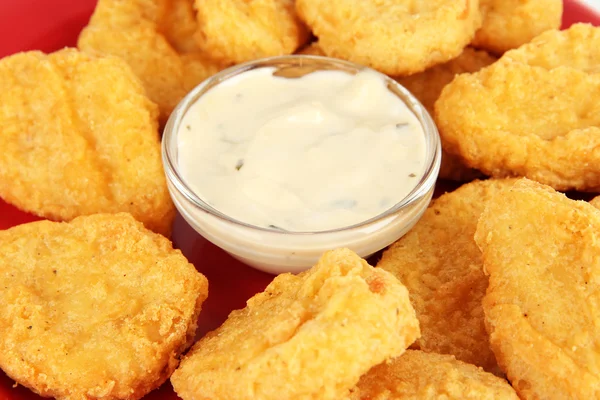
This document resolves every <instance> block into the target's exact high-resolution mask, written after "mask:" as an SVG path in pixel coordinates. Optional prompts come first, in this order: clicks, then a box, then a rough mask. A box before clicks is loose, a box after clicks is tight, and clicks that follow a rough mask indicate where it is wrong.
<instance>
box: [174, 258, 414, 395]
mask: <svg viewBox="0 0 600 400" xmlns="http://www.w3.org/2000/svg"><path fill="white" fill-rule="evenodd" d="M418 336H419V325H418V322H417V319H416V317H415V311H414V310H413V308H412V306H411V305H410V301H409V299H408V293H407V291H406V288H405V287H404V286H402V284H401V283H400V282H398V280H397V279H396V278H394V277H393V276H392V275H391V274H389V273H388V272H386V271H384V270H382V269H376V268H373V267H371V266H370V265H368V264H367V263H366V262H365V261H364V260H362V259H361V258H360V257H358V256H357V255H356V254H355V253H353V252H351V251H350V250H347V249H339V250H334V251H330V252H327V253H325V255H323V257H321V259H320V260H319V262H318V263H317V265H315V266H314V267H313V268H312V269H310V270H308V271H306V272H303V273H302V274H300V275H297V276H296V275H292V274H283V275H279V276H278V277H276V278H275V279H274V280H273V282H271V284H270V285H269V286H268V287H267V288H266V289H265V291H264V292H262V293H259V294H257V295H256V296H254V297H252V298H251V299H250V300H248V304H247V306H246V308H244V309H242V310H237V311H233V312H232V313H231V314H230V315H229V318H228V319H227V321H225V323H224V324H223V325H222V326H221V327H220V328H218V329H217V330H215V331H213V332H211V333H209V334H207V335H206V336H205V337H204V338H202V339H201V340H200V341H199V342H198V343H196V344H195V345H194V347H193V348H192V350H191V351H190V353H189V354H188V355H187V356H186V357H185V359H184V360H183V361H182V363H181V366H180V367H179V368H178V369H177V371H175V373H174V374H173V376H172V377H171V382H172V383H173V387H174V389H175V391H176V392H177V394H178V395H179V396H180V397H181V398H183V399H185V400H191V399H196V400H197V399H200V398H202V399H220V400H226V399H232V400H233V399H235V400H244V399H257V400H261V399H300V398H301V399H323V400H327V399H332V400H333V399H341V398H345V396H347V395H348V393H349V390H350V389H351V388H352V387H354V385H356V383H357V382H358V380H359V378H360V376H361V375H362V374H364V373H365V372H367V371H368V370H369V369H370V368H371V367H373V366H374V365H376V364H379V363H381V362H383V361H385V360H386V359H388V358H390V357H396V356H398V355H400V354H402V353H403V352H404V350H405V349H406V347H408V346H409V345H410V344H411V343H412V342H413V341H414V340H415V339H416V338H417V337H418Z"/></svg>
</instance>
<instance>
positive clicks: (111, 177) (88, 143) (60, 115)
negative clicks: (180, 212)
mask: <svg viewBox="0 0 600 400" xmlns="http://www.w3.org/2000/svg"><path fill="white" fill-rule="evenodd" d="M157 115H158V111H157V109H156V105H154V104H153V103H152V102H151V101H150V100H148V98H147V97H146V95H145V93H144V88H143V87H142V85H141V84H140V82H139V80H138V79H137V78H136V77H135V75H134V74H133V72H132V71H131V69H130V68H129V67H128V66H127V64H126V63H125V62H123V61H122V60H119V59H117V58H115V57H95V56H90V55H87V54H84V53H81V52H79V51H77V50H75V49H65V50H61V51H58V52H56V53H52V54H49V55H45V54H43V53H41V52H37V51H32V52H27V53H20V54H16V55H13V56H10V57H6V58H4V59H2V60H1V61H0V149H2V151H0V197H2V198H3V199H4V200H6V201H7V202H9V203H11V204H14V205H15V206H17V207H19V208H21V209H23V210H25V211H27V212H30V213H33V214H36V215H39V216H42V217H46V218H50V219H54V220H71V219H73V218H75V217H77V216H80V215H89V214H95V213H99V212H108V213H114V212H121V211H123V212H129V213H131V214H132V215H133V216H134V217H135V218H137V219H138V220H139V221H142V222H143V223H144V224H145V225H146V227H147V228H149V229H152V230H154V231H156V232H159V233H162V234H164V235H169V233H170V231H171V225H172V222H173V218H174V215H175V208H174V206H173V203H172V201H171V198H170V197H169V192H168V190H167V185H166V180H165V176H164V172H163V167H162V163H161V156H160V139H159V135H158V123H157Z"/></svg>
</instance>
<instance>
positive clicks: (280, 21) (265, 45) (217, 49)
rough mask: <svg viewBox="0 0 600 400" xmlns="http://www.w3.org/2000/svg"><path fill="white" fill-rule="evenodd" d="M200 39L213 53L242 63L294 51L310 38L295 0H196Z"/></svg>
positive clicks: (216, 57)
mask: <svg viewBox="0 0 600 400" xmlns="http://www.w3.org/2000/svg"><path fill="white" fill-rule="evenodd" d="M195 2H196V3H195V4H196V8H197V10H198V26H199V29H198V33H197V34H196V39H197V43H198V45H199V46H200V48H201V49H203V50H204V51H206V52H207V53H209V54H210V55H211V57H213V58H215V59H218V60H224V61H226V62H233V63H241V62H245V61H251V60H255V59H257V58H262V57H270V56H279V55H285V54H292V53H293V52H294V51H296V49H298V48H299V47H300V46H302V45H303V44H304V43H306V41H307V40H308V37H309V34H308V30H307V29H306V27H305V26H304V24H303V23H302V22H301V21H300V19H299V18H298V16H297V15H296V11H295V9H294V1H293V0H195Z"/></svg>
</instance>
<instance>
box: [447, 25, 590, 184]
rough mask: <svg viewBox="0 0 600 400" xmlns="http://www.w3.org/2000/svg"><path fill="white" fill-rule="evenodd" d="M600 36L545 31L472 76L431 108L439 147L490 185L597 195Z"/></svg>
mask: <svg viewBox="0 0 600 400" xmlns="http://www.w3.org/2000/svg"><path fill="white" fill-rule="evenodd" d="M599 68H600V28H594V27H592V26H591V25H587V24H577V25H574V26H573V27H571V28H570V29H569V30H566V31H548V32H546V33H544V34H542V35H540V36H538V37H537V38H536V39H534V40H533V41H532V42H531V43H529V44H526V45H524V46H522V47H521V48H519V49H517V50H511V51H509V52H507V53H506V54H505V55H504V56H503V57H502V58H501V59H500V60H499V61H497V62H496V63H494V64H492V65H491V66H489V67H487V68H484V69H482V70H481V71H479V72H476V73H473V74H463V75H459V76H457V77H456V78H455V79H454V80H453V81H452V83H450V84H449V85H448V86H446V87H445V88H444V90H443V91H442V94H441V96H440V98H439V99H438V101H437V102H436V105H435V114H436V121H437V124H438V128H439V130H440V135H441V137H442V141H443V146H444V148H445V149H446V151H448V152H449V153H452V154H455V155H459V156H460V157H461V158H462V159H463V161H464V162H465V163H466V164H467V165H469V166H471V167H473V168H477V169H479V170H481V171H483V172H484V173H485V174H487V175H491V176H495V177H507V176H525V177H528V178H530V179H533V180H536V181H538V182H541V183H545V184H547V185H550V186H552V187H554V188H555V189H557V190H563V191H566V190H572V189H575V190H594V189H598V188H600V152H598V151H595V150H594V149H595V148H596V147H598V146H599V145H600V101H597V97H598V94H599V93H600V74H598V73H597V71H598V69H599Z"/></svg>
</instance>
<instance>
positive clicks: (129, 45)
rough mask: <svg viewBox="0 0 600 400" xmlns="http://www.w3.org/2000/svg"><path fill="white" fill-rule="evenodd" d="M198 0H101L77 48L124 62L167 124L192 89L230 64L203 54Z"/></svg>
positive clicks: (81, 35)
mask: <svg viewBox="0 0 600 400" xmlns="http://www.w3.org/2000/svg"><path fill="white" fill-rule="evenodd" d="M192 5H193V0H99V1H98V4H97V6H96V10H95V11H94V14H93V15H92V18H91V20H90V23H89V25H88V26H87V27H85V28H84V29H83V31H82V32H81V34H80V35H79V40H78V47H79V48H80V49H82V50H84V51H86V52H89V53H93V54H110V55H115V56H118V57H120V58H122V59H123V60H125V61H126V62H127V63H128V64H129V66H130V67H131V69H132V70H133V71H134V72H135V73H136V75H137V76H138V77H139V78H140V79H141V81H142V83H143V84H144V87H145V89H146V91H147V93H148V97H150V99H151V100H152V101H154V102H155V103H157V104H158V106H159V109H160V120H161V122H162V123H164V122H166V120H167V119H168V117H169V115H170V114H171V112H172V111H173V108H175V106H176V105H177V103H179V101H180V100H181V99H182V98H183V96H185V95H186V94H187V93H188V92H189V91H190V90H191V89H192V88H194V87H195V86H196V85H198V84H199V83H200V82H202V81H203V80H204V79H206V78H208V77H209V76H211V75H213V74H215V73H217V72H218V71H219V70H221V69H222V68H224V67H225V66H226V65H225V64H223V63H221V62H216V61H213V60H212V59H211V58H210V55H207V54H205V53H203V52H201V51H200V49H199V48H198V46H197V45H196V43H195V40H194V39H193V37H192V36H190V35H193V34H194V33H195V32H196V30H197V24H196V18H195V15H194V11H193V8H192Z"/></svg>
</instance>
